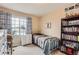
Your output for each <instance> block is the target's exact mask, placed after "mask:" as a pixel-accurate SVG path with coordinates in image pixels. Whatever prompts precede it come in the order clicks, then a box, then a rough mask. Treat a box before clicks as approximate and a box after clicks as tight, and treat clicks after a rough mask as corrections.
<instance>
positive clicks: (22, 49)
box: [13, 44, 64, 55]
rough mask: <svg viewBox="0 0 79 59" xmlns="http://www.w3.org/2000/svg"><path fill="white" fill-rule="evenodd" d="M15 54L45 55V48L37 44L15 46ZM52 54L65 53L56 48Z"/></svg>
mask: <svg viewBox="0 0 79 59" xmlns="http://www.w3.org/2000/svg"><path fill="white" fill-rule="evenodd" d="M13 50H14V51H13V55H44V53H43V50H42V49H41V48H39V47H38V46H36V45H33V44H31V45H27V46H18V47H14V48H13ZM51 55H64V54H63V53H61V52H60V51H58V50H56V51H53V52H52V53H51Z"/></svg>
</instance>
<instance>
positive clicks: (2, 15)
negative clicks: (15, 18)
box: [0, 11, 11, 32]
mask: <svg viewBox="0 0 79 59" xmlns="http://www.w3.org/2000/svg"><path fill="white" fill-rule="evenodd" d="M0 29H7V32H11V14H9V13H7V12H4V11H0Z"/></svg>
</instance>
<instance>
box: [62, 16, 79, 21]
mask: <svg viewBox="0 0 79 59" xmlns="http://www.w3.org/2000/svg"><path fill="white" fill-rule="evenodd" d="M78 19H79V16H74V17H68V18H62V20H65V21H71V20H78Z"/></svg>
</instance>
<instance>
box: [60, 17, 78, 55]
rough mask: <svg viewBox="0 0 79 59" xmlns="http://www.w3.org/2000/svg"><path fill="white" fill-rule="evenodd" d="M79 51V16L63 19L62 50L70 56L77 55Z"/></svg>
mask: <svg viewBox="0 0 79 59" xmlns="http://www.w3.org/2000/svg"><path fill="white" fill-rule="evenodd" d="M78 50H79V16H72V17H67V18H62V19H61V48H60V51H61V52H63V53H65V54H68V55H77V54H78Z"/></svg>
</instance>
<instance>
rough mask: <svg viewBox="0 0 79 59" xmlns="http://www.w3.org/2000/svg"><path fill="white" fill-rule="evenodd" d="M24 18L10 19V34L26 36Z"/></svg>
mask: <svg viewBox="0 0 79 59" xmlns="http://www.w3.org/2000/svg"><path fill="white" fill-rule="evenodd" d="M26 25H27V22H26V18H19V17H12V34H13V35H26V29H27V28H26Z"/></svg>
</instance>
